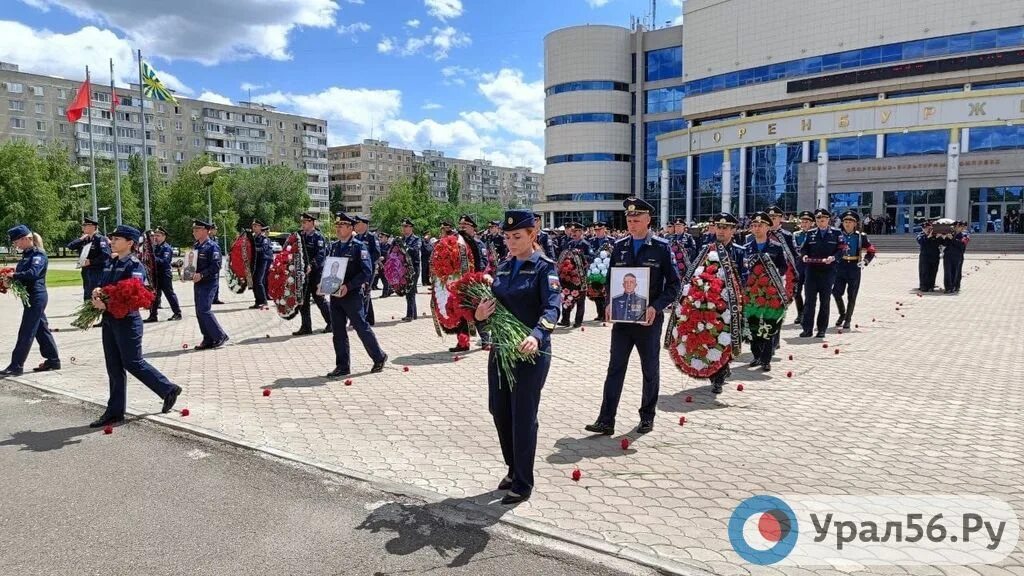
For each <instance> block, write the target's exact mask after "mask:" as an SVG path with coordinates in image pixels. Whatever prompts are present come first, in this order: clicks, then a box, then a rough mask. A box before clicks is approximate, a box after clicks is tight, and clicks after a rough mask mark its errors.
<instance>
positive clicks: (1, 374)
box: [0, 368, 22, 378]
mask: <svg viewBox="0 0 1024 576" xmlns="http://www.w3.org/2000/svg"><path fill="white" fill-rule="evenodd" d="M21 373H22V371H21V370H12V369H10V368H4V369H3V370H0V378H3V377H4V376H21Z"/></svg>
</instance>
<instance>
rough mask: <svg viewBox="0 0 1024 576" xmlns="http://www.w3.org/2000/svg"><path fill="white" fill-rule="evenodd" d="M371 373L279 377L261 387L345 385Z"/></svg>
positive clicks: (273, 388)
mask: <svg viewBox="0 0 1024 576" xmlns="http://www.w3.org/2000/svg"><path fill="white" fill-rule="evenodd" d="M369 374H370V371H369V370H366V371H363V372H357V373H355V374H349V375H347V376H340V377H338V378H327V377H326V376H309V377H306V378H278V379H277V380H274V383H273V384H270V385H269V386H262V387H261V388H269V389H271V390H280V389H282V388H317V387H319V386H327V385H329V384H337V385H338V386H344V384H345V380H354V379H356V378H359V377H360V376H367V375H369Z"/></svg>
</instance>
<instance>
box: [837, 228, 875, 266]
mask: <svg viewBox="0 0 1024 576" xmlns="http://www.w3.org/2000/svg"><path fill="white" fill-rule="evenodd" d="M842 235H843V243H844V244H845V245H846V247H845V249H844V250H843V258H842V260H840V261H839V263H840V266H853V267H856V266H857V263H858V262H859V261H860V258H861V256H860V253H861V250H867V249H868V248H870V247H871V240H869V239H868V235H867V234H865V233H863V232H861V231H859V230H854V232H853V233H852V234H847V233H846V232H842ZM873 259H874V256H873V255H872V254H871V253H870V252H869V253H867V254H866V255H865V256H864V261H865V263H870V262H871V260H873Z"/></svg>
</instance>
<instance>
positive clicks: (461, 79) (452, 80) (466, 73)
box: [441, 65, 480, 86]
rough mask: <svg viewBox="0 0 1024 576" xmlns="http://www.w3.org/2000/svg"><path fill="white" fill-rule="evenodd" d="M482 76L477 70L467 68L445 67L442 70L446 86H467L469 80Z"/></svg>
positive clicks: (443, 81)
mask: <svg viewBox="0 0 1024 576" xmlns="http://www.w3.org/2000/svg"><path fill="white" fill-rule="evenodd" d="M479 75H480V70H479V69H477V68H466V67H463V66H455V65H452V66H445V67H444V68H442V69H441V76H443V77H444V79H443V80H442V81H441V82H442V83H443V84H444V85H445V86H465V85H466V80H467V79H473V78H476V77H477V76H479Z"/></svg>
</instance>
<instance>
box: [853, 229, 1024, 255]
mask: <svg viewBox="0 0 1024 576" xmlns="http://www.w3.org/2000/svg"><path fill="white" fill-rule="evenodd" d="M870 238H871V243H872V244H874V245H875V246H876V247H877V248H878V251H879V252H917V250H918V246H917V239H916V238H915V237H914V236H912V235H910V234H900V235H875V236H871V237H870ZM967 250H969V251H971V252H986V253H1003V252H1006V253H1012V254H1024V234H995V233H989V234H972V235H971V243H970V244H969V245H968V247H967Z"/></svg>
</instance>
